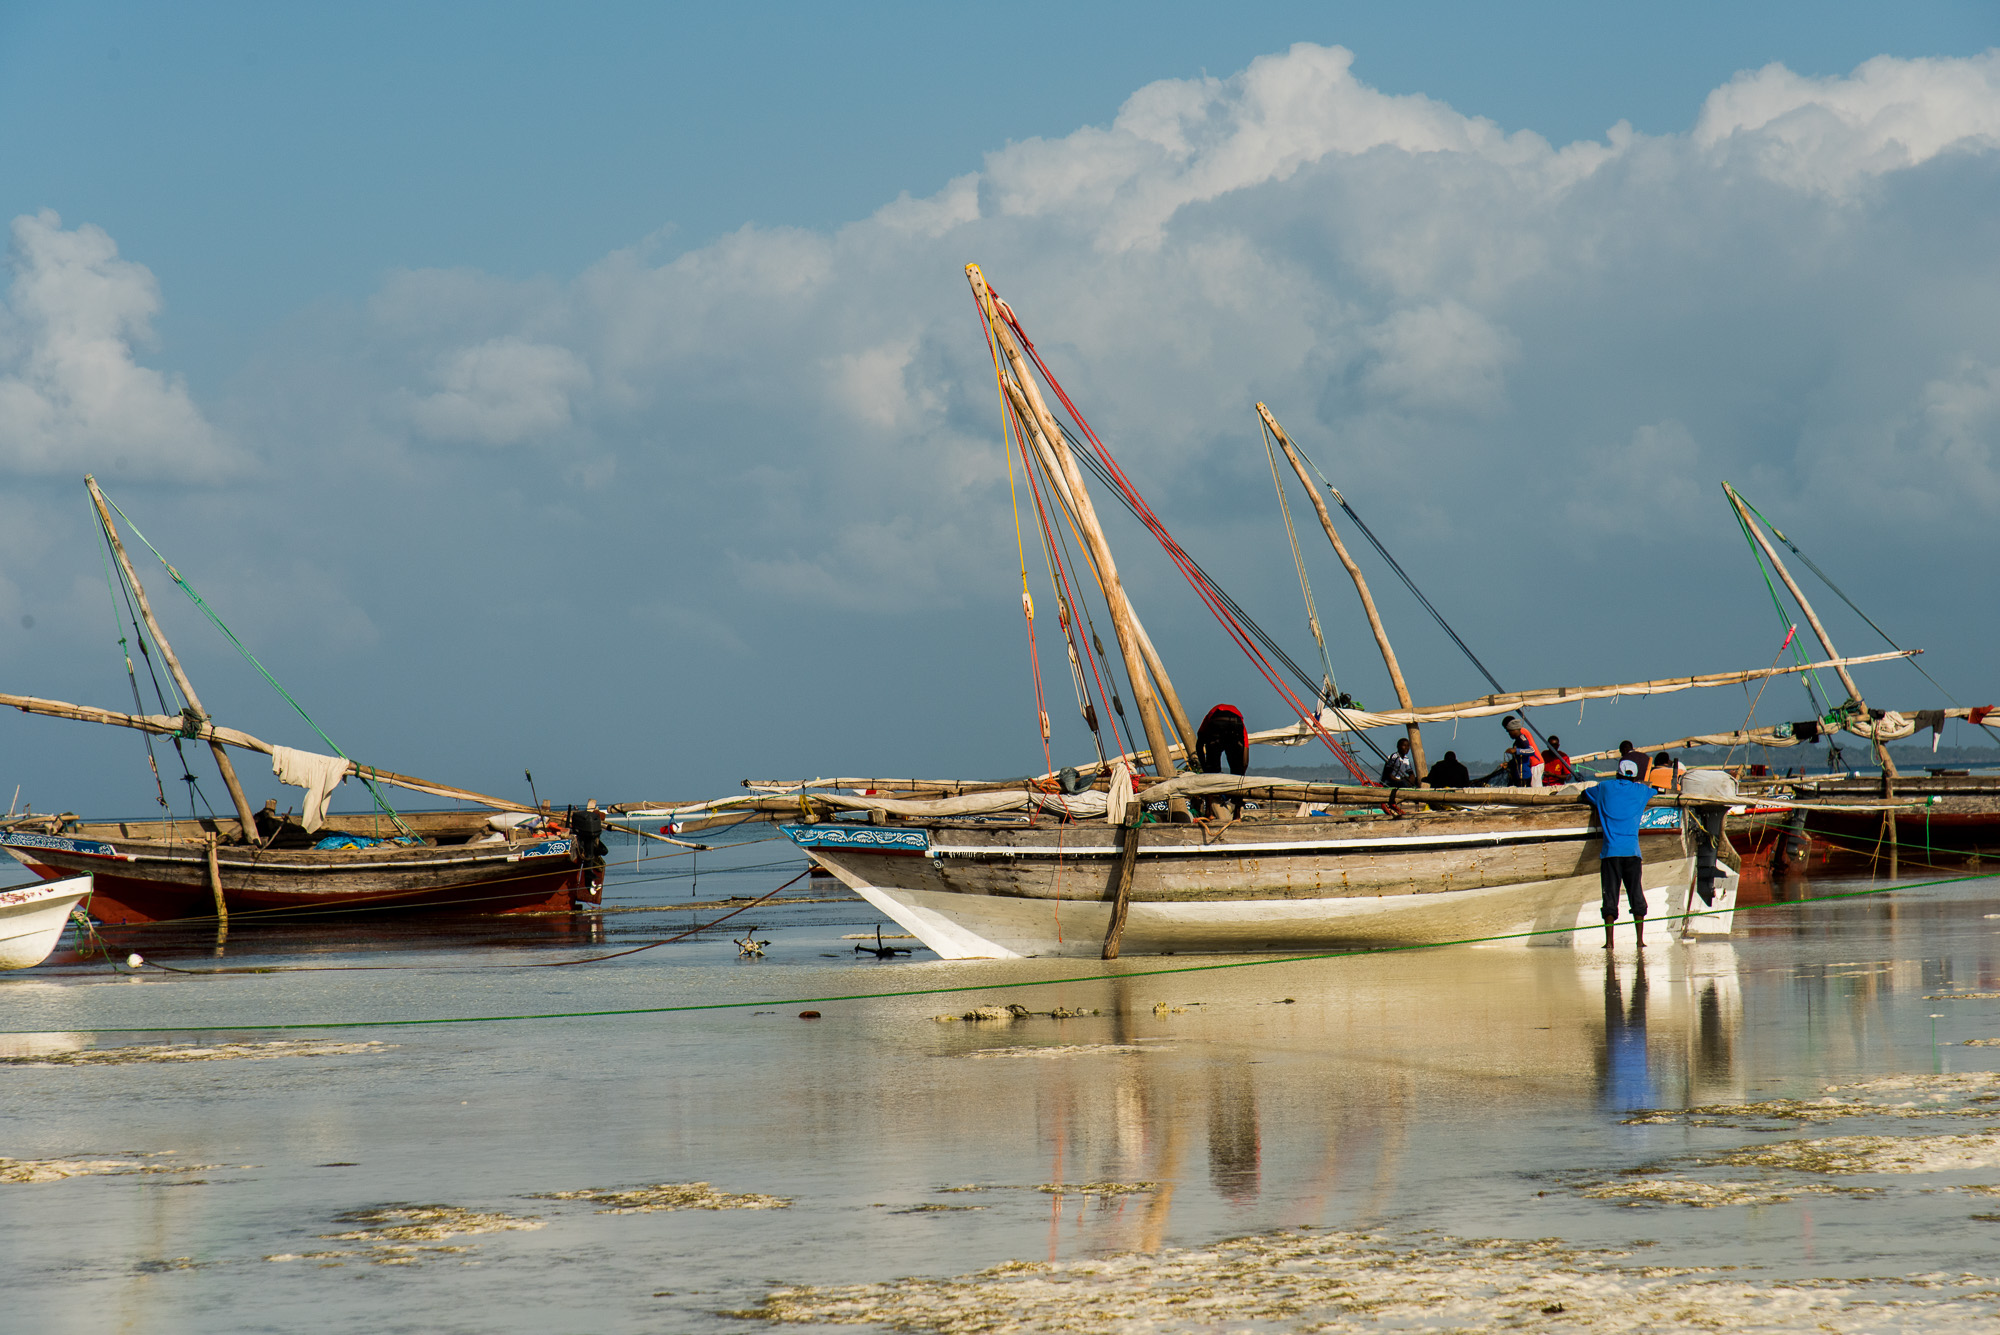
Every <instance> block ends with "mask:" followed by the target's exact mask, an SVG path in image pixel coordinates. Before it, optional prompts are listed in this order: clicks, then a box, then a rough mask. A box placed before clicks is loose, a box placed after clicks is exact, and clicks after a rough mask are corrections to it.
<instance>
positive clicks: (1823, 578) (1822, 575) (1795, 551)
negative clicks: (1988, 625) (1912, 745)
mask: <svg viewBox="0 0 2000 1335" xmlns="http://www.w3.org/2000/svg"><path fill="white" fill-rule="evenodd" d="M1744 504H1746V505H1748V504H1749V502H1747V501H1746V502H1744ZM1750 508H1751V509H1752V510H1757V507H1756V506H1754V505H1753V506H1751V507H1750ZM1757 517H1758V518H1759V519H1763V520H1764V522H1765V523H1766V524H1770V526H1771V532H1773V533H1775V534H1777V537H1778V541H1779V542H1782V543H1784V544H1785V546H1787V547H1789V548H1790V549H1791V552H1792V555H1793V556H1796V557H1798V558H1799V560H1801V561H1803V562H1805V563H1806V569H1808V570H1810V571H1812V572H1813V574H1815V575H1818V576H1819V581H1820V583H1822V584H1824V585H1826V587H1827V588H1829V589H1832V590H1833V596H1834V597H1836V598H1838V599H1840V601H1842V602H1843V603H1846V604H1847V608H1848V610H1849V611H1851V612H1853V613H1854V615H1856V616H1858V617H1860V618H1861V619H1862V620H1863V621H1866V622H1867V623H1868V629H1870V630H1872V631H1874V632H1875V633H1876V634H1877V635H1880V636H1881V637H1882V642H1883V643H1884V644H1886V645H1888V646H1889V647H1890V648H1891V649H1895V650H1897V651H1899V652H1900V651H1901V650H1902V648H1903V646H1902V645H1900V644H1897V643H1896V642H1895V641H1894V640H1892V639H1890V638H1889V632H1888V631H1886V630H1883V629H1882V628H1881V627H1880V626H1878V625H1876V624H1875V619H1874V618H1873V617H1871V616H1869V615H1868V614H1867V613H1866V612H1864V611H1862V610H1861V609H1860V608H1859V607H1857V606H1855V603H1854V600H1853V599H1852V598H1850V597H1848V596H1847V594H1846V593H1845V592H1844V591H1843V590H1842V589H1841V587H1840V586H1839V585H1838V584H1835V583H1834V582H1833V580H1832V579H1831V578H1829V577H1828V575H1827V573H1826V572H1825V571H1824V570H1821V569H1820V568H1819V567H1818V566H1817V565H1815V564H1814V563H1813V559H1812V558H1811V557H1810V556H1807V555H1806V554H1805V553H1804V552H1802V551H1800V550H1799V545H1798V544H1797V543H1796V542H1793V541H1792V540H1791V539H1790V538H1788V537H1786V536H1785V535H1784V533H1783V531H1781V530H1780V529H1779V528H1778V526H1777V525H1776V524H1772V523H1771V521H1770V520H1768V519H1764V512H1763V511H1761V510H1757ZM1904 661H1905V662H1907V663H1908V664H1909V665H1910V666H1911V667H1913V668H1915V669H1916V670H1917V671H1919V672H1923V673H1924V680H1925V681H1927V682H1929V683H1930V684H1931V685H1933V686H1936V687H1937V688H1938V690H1939V692H1940V693H1942V694H1943V696H1944V698H1945V699H1947V700H1949V701H1951V702H1952V704H1954V705H1956V704H1958V697H1956V696H1954V695H1953V694H1952V693H1951V692H1950V691H1947V690H1945V688H1944V686H1943V685H1942V684H1941V683H1940V682H1939V681H1938V679H1937V678H1936V677H1933V676H1932V675H1931V674H1930V673H1928V672H1924V665H1923V664H1922V663H1919V662H1918V661H1917V660H1916V659H1914V658H1910V659H1905V660H1904Z"/></svg>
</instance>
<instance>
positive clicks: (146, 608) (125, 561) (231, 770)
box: [83, 473, 257, 843]
mask: <svg viewBox="0 0 2000 1335" xmlns="http://www.w3.org/2000/svg"><path fill="white" fill-rule="evenodd" d="M83 485H84V486H85V487H86V488H88V489H89V491H90V503H91V504H92V505H94V506H96V507H97V518H98V520H99V522H101V523H102V524H103V525H104V536H105V538H106V539H108V540H109V541H110V543H111V552H112V555H114V556H116V557H117V558H118V568H119V569H120V570H123V571H124V572H125V580H126V583H128V584H129V585H130V586H131V589H132V594H133V596H134V597H135V598H137V599H138V600H139V615H140V616H142V617H144V618H145V620H146V629H147V630H149V631H151V632H152V633H153V643H154V644H156V645H158V646H159V649H160V657H161V658H164V659H165V660H166V661H167V671H168V672H171V673H172V674H173V677H174V683H175V684H176V685H177V686H179V687H180V691H181V699H183V700H185V701H186V702H187V707H188V709H189V710H191V711H192V712H193V715H194V717H195V718H196V719H198V720H200V721H201V722H204V723H206V722H208V711H207V710H205V709H203V708H202V707H201V698H200V697H199V696H197V695H196V694H195V693H194V683H193V682H191V681H189V680H188V675H187V673H186V672H184V671H182V670H181V660H180V659H178V658H176V657H174V650H173V646H172V645H170V644H168V643H167V635H166V632H165V631H163V630H161V629H160V623H159V622H158V621H157V620H156V619H155V618H154V616H153V605H152V603H151V602H149V601H148V600H147V598H146V585H145V584H144V582H143V581H141V580H140V578H139V572H138V571H136V570H134V569H133V568H132V558H131V557H129V556H127V555H126V554H125V544H124V542H123V541H121V540H120V539H119V537H118V526H117V525H116V524H114V523H112V522H111V507H110V506H109V505H108V504H107V503H106V502H105V500H104V493H103V492H102V491H100V490H99V489H98V486H97V479H96V478H95V477H93V476H91V475H90V474H88V473H86V474H84V476H83ZM177 731H178V730H177ZM208 749H209V751H210V753H211V754H213V755H214V757H215V768H216V769H217V770H219V771H220V772H221V774H222V783H223V786H224V787H226V788H228V789H229V800H230V801H232V802H234V803H235V804H236V819H237V820H238V821H240V822H241V823H242V826H243V839H244V842H246V843H248V842H251V841H254V840H255V839H256V838H257V819H256V817H255V816H253V815H252V814H251V812H250V799H249V797H248V796H246V795H245V794H244V792H243V784H242V783H241V782H240V781H239V780H238V779H237V777H236V767H235V766H234V765H232V764H230V763H229V753H228V752H227V751H225V750H223V749H222V743H220V742H217V741H210V742H209V744H208Z"/></svg>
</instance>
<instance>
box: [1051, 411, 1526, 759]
mask: <svg viewBox="0 0 2000 1335" xmlns="http://www.w3.org/2000/svg"><path fill="white" fill-rule="evenodd" d="M1057 425H1059V426H1060V425H1061V424H1060V423H1058V424H1057ZM1062 433H1063V439H1064V440H1067V441H1068V442H1069V443H1070V446H1071V450H1070V452H1071V454H1073V455H1075V456H1076V457H1078V458H1081V459H1082V460H1083V461H1084V463H1085V464H1086V465H1087V466H1088V467H1089V468H1090V471H1091V473H1092V474H1093V475H1094V476H1095V477H1096V478H1097V480H1098V481H1099V482H1102V483H1103V484H1104V485H1105V487H1106V488H1108V489H1109V490H1110V491H1111V494H1112V495H1114V496H1116V497H1117V498H1118V500H1119V502H1120V503H1121V504H1123V505H1124V507H1125V508H1126V509H1127V510H1129V511H1130V512H1131V514H1132V517H1133V518H1135V519H1138V520H1139V522H1140V523H1142V524H1143V523H1145V522H1146V521H1145V519H1144V517H1143V516H1141V515H1140V514H1139V511H1138V507H1136V506H1134V505H1133V504H1132V501H1131V499H1130V498H1129V497H1127V496H1126V495H1125V489H1124V488H1123V487H1120V486H1119V485H1118V483H1117V481H1116V480H1115V479H1114V478H1113V477H1112V476H1111V470H1110V469H1108V468H1106V467H1105V466H1104V462H1103V460H1101V459H1099V458H1098V457H1097V454H1096V452H1095V451H1094V450H1091V449H1088V448H1086V447H1085V445H1084V443H1083V442H1082V441H1080V440H1078V439H1077V438H1076V437H1075V436H1073V435H1071V434H1070V430H1069V428H1068V427H1066V426H1065V427H1063V428H1062ZM1175 546H1176V547H1179V546H1180V544H1179V543H1178V542H1176V543H1175ZM1180 554H1181V558H1182V559H1183V560H1185V561H1186V562H1187V563H1188V567H1189V568H1190V569H1191V570H1193V571H1194V572H1195V574H1196V575H1198V576H1199V577H1200V578H1201V581H1202V583H1204V584H1206V585H1207V586H1208V587H1209V589H1210V591H1211V592H1213V593H1214V594H1215V596H1216V600H1217V601H1218V602H1220V603H1221V604H1222V605H1223V606H1224V607H1225V608H1227V609H1228V610H1229V614H1230V615H1231V616H1232V617H1234V618H1236V620H1237V621H1239V622H1241V623H1242V625H1243V627H1244V629H1245V630H1247V631H1249V632H1250V634H1251V636H1252V637H1253V638H1254V639H1255V640H1256V641H1257V643H1258V644H1260V645H1262V646H1263V647H1264V649H1265V651H1266V652H1268V653H1269V654H1270V655H1271V657H1272V658H1274V659H1276V660H1277V661H1278V663H1279V665H1280V666H1282V667H1283V668H1284V669H1285V670H1286V671H1287V672H1289V673H1291V674H1292V676H1293V677H1294V678H1296V679H1297V680H1298V681H1299V683H1300V684H1301V685H1303V686H1304V687H1305V689H1306V691H1307V693H1308V694H1310V695H1312V696H1313V697H1314V698H1319V697H1320V696H1321V694H1322V684H1321V682H1320V680H1319V679H1318V678H1317V677H1315V676H1313V675H1312V674H1310V673H1308V672H1307V671H1306V670H1305V668H1303V667H1301V666H1300V665H1299V662H1298V660H1297V659H1295V658H1293V657H1292V656H1291V655H1290V654H1288V653H1286V652H1285V650H1284V647H1283V646H1282V645H1280V644H1279V643H1278V642H1277V641H1276V640H1274V639H1272V638H1271V636H1270V634H1269V633H1268V632H1267V631H1265V629H1264V628H1263V627H1262V626H1261V625H1259V624H1258V623H1257V620H1256V618H1254V617H1252V616H1251V615H1250V614H1249V613H1248V612H1247V611H1245V610H1244V609H1243V604H1241V603H1239V602H1237V601H1236V600H1235V599H1234V598H1232V597H1230V596H1229V593H1228V591H1227V590H1225V589H1224V588H1223V587H1222V586H1221V585H1220V584H1218V583H1216V582H1215V579H1214V577H1212V576H1211V575H1210V574H1209V573H1208V571H1206V570H1204V569H1202V566H1201V563H1200V562H1199V561H1197V560H1195V559H1194V557H1193V556H1191V555H1189V554H1188V551H1187V549H1186V548H1185V547H1181V548H1180ZM1496 689H1497V688H1496ZM1329 707H1330V708H1332V709H1333V710H1334V712H1335V713H1336V714H1338V715H1340V717H1341V718H1342V719H1344V720H1345V719H1346V714H1345V712H1344V711H1343V710H1341V708H1340V707H1339V706H1338V705H1331V704H1330V705H1329ZM1349 723H1350V729H1351V735H1352V736H1355V737H1359V738H1360V739H1361V741H1362V743H1363V744H1364V745H1366V746H1367V748H1368V749H1369V750H1370V751H1373V752H1374V753H1375V756H1376V758H1377V759H1378V760H1385V761H1386V760H1387V759H1388V758H1389V755H1388V752H1386V751H1384V750H1383V749H1382V748H1381V747H1380V746H1377V745H1376V744H1375V739H1374V738H1372V737H1370V736H1369V735H1368V734H1367V733H1366V732H1365V731H1363V730H1362V729H1360V728H1354V727H1352V723H1351V720H1350V721H1349Z"/></svg>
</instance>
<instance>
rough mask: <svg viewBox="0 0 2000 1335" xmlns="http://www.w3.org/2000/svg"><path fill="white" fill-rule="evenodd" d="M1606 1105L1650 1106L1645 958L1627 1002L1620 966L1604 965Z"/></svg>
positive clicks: (1620, 1109)
mask: <svg viewBox="0 0 2000 1335" xmlns="http://www.w3.org/2000/svg"><path fill="white" fill-rule="evenodd" d="M1602 1079H1603V1088H1604V1106H1605V1107H1606V1108H1608V1109H1610V1110H1611V1111H1613V1112H1627V1111H1630V1110H1631V1109H1634V1108H1650V1107H1652V1106H1653V1105H1654V1103H1655V1102H1657V1100H1656V1099H1655V1097H1654V1094H1653V1074H1652V1071H1651V1069H1650V1068H1649V1067H1648V1066H1647V1063H1646V957H1645V956H1644V955H1641V956H1640V957H1639V961H1638V966H1637V969H1636V971H1635V972H1634V973H1633V975H1632V996H1631V998H1630V1001H1629V1003H1628V1001H1627V999H1626V998H1625V997H1624V996H1623V995H1622V991H1621V989H1620V987H1619V983H1618V966H1617V965H1616V964H1614V963H1612V962H1611V961H1610V960H1606V961H1605V968H1604V1064H1603V1068H1602Z"/></svg>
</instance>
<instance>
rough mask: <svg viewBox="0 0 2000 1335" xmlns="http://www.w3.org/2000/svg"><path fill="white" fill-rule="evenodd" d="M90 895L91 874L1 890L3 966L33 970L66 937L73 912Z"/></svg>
mask: <svg viewBox="0 0 2000 1335" xmlns="http://www.w3.org/2000/svg"><path fill="white" fill-rule="evenodd" d="M89 895H90V877H88V876H71V877H68V878H67V879H65V880H60V881H36V882H33V883H31V884H28V885H16V886H10V887H8V888H7V889H5V890H0V969H32V968H34V967H35V966H36V965H37V964H40V963H41V962H42V961H43V960H45V959H47V958H48V957H49V953H50V952H51V951H53V950H54V949H55V948H56V942H58V941H60V940H61V939H62V934H63V927H64V925H65V924H66V923H68V922H69V911H70V910H71V909H73V908H75V907H76V906H77V905H78V904H79V903H81V902H82V901H83V900H85V899H86V898H88V897H89Z"/></svg>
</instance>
